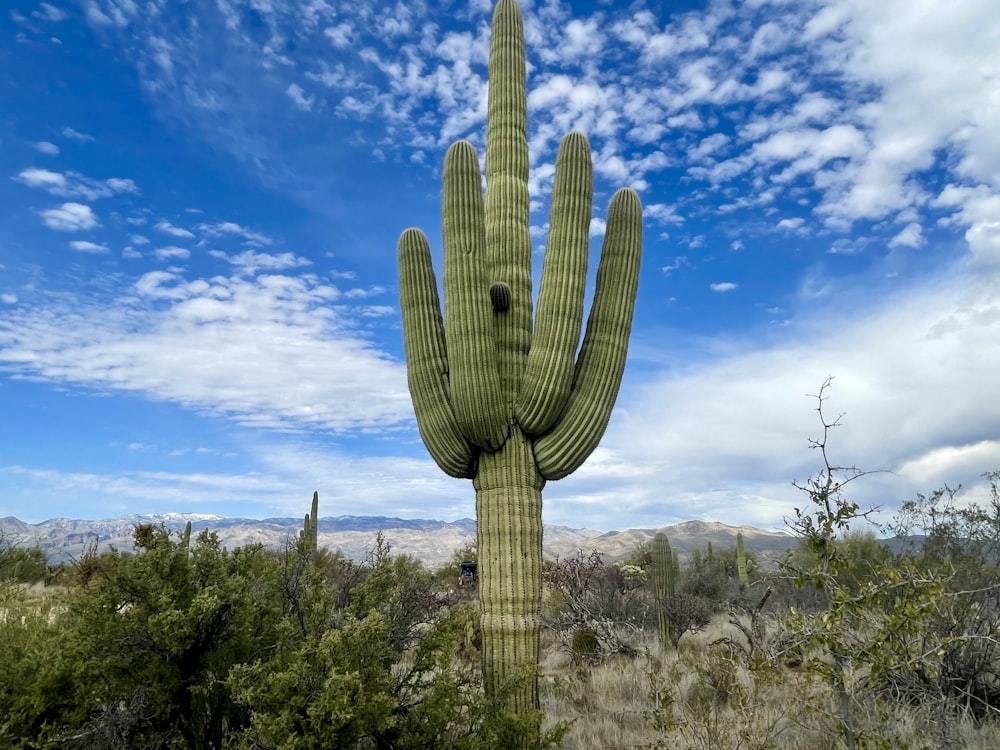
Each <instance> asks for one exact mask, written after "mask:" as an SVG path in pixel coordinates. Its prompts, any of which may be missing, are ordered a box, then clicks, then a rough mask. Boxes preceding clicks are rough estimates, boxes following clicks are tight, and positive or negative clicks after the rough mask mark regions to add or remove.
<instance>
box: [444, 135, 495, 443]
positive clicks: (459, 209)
mask: <svg viewBox="0 0 1000 750" xmlns="http://www.w3.org/2000/svg"><path fill="white" fill-rule="evenodd" d="M442 214H443V219H444V229H443V232H444V331H445V343H446V345H447V348H448V365H449V368H450V375H449V378H450V383H451V395H452V403H453V404H454V407H455V417H456V419H457V420H458V426H459V429H461V431H462V434H464V435H465V437H466V439H468V440H469V441H471V442H472V443H474V444H475V445H478V446H479V447H480V448H482V449H483V450H486V451H495V450H497V449H498V448H499V447H500V446H501V445H503V442H504V440H506V439H507V429H508V420H507V409H506V406H505V404H504V399H503V397H502V394H501V392H500V380H499V377H498V374H497V351H496V349H497V347H496V343H495V339H494V336H493V317H494V314H493V308H492V306H491V304H490V295H489V288H490V275H489V258H488V256H487V255H486V253H485V248H486V232H485V225H484V220H483V194H482V178H481V176H480V173H479V159H478V157H477V156H476V150H475V149H474V148H473V147H472V144H470V143H469V142H468V141H458V142H457V143H454V144H452V146H451V148H449V149H448V153H447V154H446V155H445V158H444V191H443V197H442Z"/></svg>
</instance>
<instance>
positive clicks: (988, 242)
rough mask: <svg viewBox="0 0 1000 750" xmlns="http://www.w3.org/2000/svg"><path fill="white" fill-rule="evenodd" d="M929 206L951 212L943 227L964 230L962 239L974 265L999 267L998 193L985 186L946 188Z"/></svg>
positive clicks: (999, 197)
mask: <svg viewBox="0 0 1000 750" xmlns="http://www.w3.org/2000/svg"><path fill="white" fill-rule="evenodd" d="M932 204H933V205H934V206H935V207H940V208H946V209H952V210H953V211H954V213H953V214H952V216H951V217H949V219H947V220H946V221H945V223H946V224H948V223H958V224H962V225H965V226H967V227H968V229H967V230H966V232H965V239H966V241H967V242H968V243H969V248H970V249H971V250H972V254H973V258H974V259H975V260H976V261H977V262H979V263H981V264H985V265H991V266H992V265H996V264H1000V189H998V188H991V187H989V186H987V185H977V186H975V187H967V186H966V187H960V186H956V185H948V186H947V187H945V189H944V190H942V191H941V194H940V195H939V196H937V198H935V199H934V200H933V201H932Z"/></svg>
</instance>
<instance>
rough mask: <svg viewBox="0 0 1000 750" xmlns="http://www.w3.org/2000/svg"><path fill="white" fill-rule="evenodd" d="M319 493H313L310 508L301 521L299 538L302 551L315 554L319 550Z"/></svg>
mask: <svg viewBox="0 0 1000 750" xmlns="http://www.w3.org/2000/svg"><path fill="white" fill-rule="evenodd" d="M318 516H319V491H318V490H317V491H315V492H313V499H312V507H311V508H310V509H309V513H308V515H306V517H305V518H304V519H303V521H302V531H301V532H300V533H299V538H300V539H301V540H302V549H303V550H305V551H306V552H315V551H316V550H317V549H318V548H319V517H318Z"/></svg>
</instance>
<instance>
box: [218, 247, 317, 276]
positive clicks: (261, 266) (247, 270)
mask: <svg viewBox="0 0 1000 750" xmlns="http://www.w3.org/2000/svg"><path fill="white" fill-rule="evenodd" d="M211 255H212V256H214V257H216V258H220V259H222V260H227V261H229V262H230V263H232V264H233V266H234V267H235V268H236V269H237V270H238V271H239V273H241V274H248V275H255V274H256V273H257V272H258V271H284V270H287V269H289V268H302V267H303V266H308V265H312V261H310V260H309V259H307V258H303V257H301V256H298V255H295V254H294V253H276V254H269V253H257V252H254V251H253V250H244V251H243V252H242V253H238V254H236V255H226V254H225V253H223V252H221V251H218V250H213V251H212V252H211Z"/></svg>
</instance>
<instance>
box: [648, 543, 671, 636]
mask: <svg viewBox="0 0 1000 750" xmlns="http://www.w3.org/2000/svg"><path fill="white" fill-rule="evenodd" d="M652 553H653V590H654V592H655V594H656V626H657V630H658V632H659V635H660V648H661V649H663V650H664V651H666V650H667V649H668V648H670V646H671V644H673V638H672V637H671V636H672V633H671V632H670V620H669V618H668V616H667V606H668V604H669V602H670V600H671V599H673V597H674V594H675V593H676V586H677V580H676V573H677V563H676V559H675V557H674V555H675V552H674V551H673V550H672V549H671V548H670V541H669V540H668V539H667V535H666V534H664V533H663V532H660V533H659V534H657V535H656V536H655V537H654V538H653V550H652Z"/></svg>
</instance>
